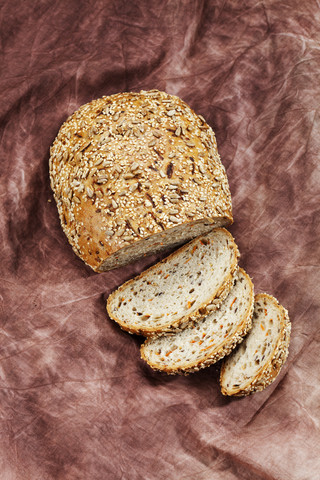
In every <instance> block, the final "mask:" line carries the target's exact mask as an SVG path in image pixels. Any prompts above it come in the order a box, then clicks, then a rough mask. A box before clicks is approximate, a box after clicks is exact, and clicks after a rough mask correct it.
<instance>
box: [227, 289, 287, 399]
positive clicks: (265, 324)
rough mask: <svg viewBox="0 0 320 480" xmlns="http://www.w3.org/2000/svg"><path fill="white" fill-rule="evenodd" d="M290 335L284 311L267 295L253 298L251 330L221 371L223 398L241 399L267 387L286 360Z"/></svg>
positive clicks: (285, 311)
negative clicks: (236, 397) (237, 397)
mask: <svg viewBox="0 0 320 480" xmlns="http://www.w3.org/2000/svg"><path fill="white" fill-rule="evenodd" d="M290 332H291V324H290V321H289V317H288V312H287V310H286V309H285V308H283V307H282V306H281V305H279V303H278V301H277V300H276V299H275V298H274V297H272V296H270V295H267V294H259V295H256V297H255V307H254V314H253V326H252V330H251V331H250V333H249V334H248V336H247V337H246V338H245V340H244V341H243V342H242V343H241V345H239V347H238V348H237V349H236V350H235V351H234V352H233V353H232V354H231V355H230V356H229V357H227V358H226V359H225V361H224V363H223V365H222V368H221V375H220V385H221V391H222V393H223V395H236V396H245V395H249V394H251V393H253V392H257V391H260V390H263V389H264V388H266V387H267V386H268V385H270V384H271V383H272V382H273V381H274V380H275V378H276V377H277V375H278V374H279V372H280V369H281V367H282V365H283V363H284V362H285V360H286V358H287V356H288V347H289V341H290Z"/></svg>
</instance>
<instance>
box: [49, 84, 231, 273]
mask: <svg viewBox="0 0 320 480" xmlns="http://www.w3.org/2000/svg"><path fill="white" fill-rule="evenodd" d="M50 154H51V156H50V177H51V186H52V189H53V192H54V197H55V199H56V202H57V206H58V211H59V216H60V221H61V225H62V228H63V230H64V232H65V233H66V235H67V237H68V240H69V242H70V244H71V245H72V247H73V249H74V251H75V253H76V254H77V255H79V256H80V257H81V258H82V259H83V260H84V261H85V262H86V263H87V264H88V265H90V266H91V267H92V268H93V269H94V270H96V271H102V270H106V269H109V268H115V267H116V266H119V265H120V264H125V263H128V261H130V260H131V259H133V258H134V252H130V247H131V246H134V245H135V243H139V240H142V239H147V238H151V240H150V242H149V243H147V244H145V245H144V246H143V249H142V250H141V251H140V250H139V251H137V253H136V255H135V256H142V255H143V254H144V253H146V252H147V253H153V252H154V251H157V250H159V249H160V248H161V247H162V246H161V239H160V242H159V239H157V242H153V240H152V237H153V235H154V234H164V238H163V242H162V243H163V248H164V247H166V246H167V247H168V246H171V244H172V243H174V242H175V243H176V244H179V243H180V244H181V243H182V242H183V241H187V240H189V239H191V238H192V237H190V236H189V237H188V226H189V225H192V224H193V223H194V222H196V221H199V220H201V219H204V220H205V222H206V223H207V224H209V225H210V223H211V224H212V227H214V226H215V225H216V224H218V225H228V224H230V223H231V222H232V209H231V196H230V190H229V186H228V181H227V177H226V173H225V169H224V167H223V165H222V164H221V162H220V158H219V155H218V151H217V145H216V140H215V136H214V133H213V131H212V129H211V128H210V127H209V126H208V125H207V124H206V122H205V121H204V120H203V119H202V117H199V116H198V115H196V114H195V113H194V112H193V110H192V109H191V108H190V107H188V106H187V105H186V104H185V103H184V102H183V101H182V100H180V99H179V98H178V97H175V96H172V95H168V94H166V93H164V92H158V91H157V90H153V91H149V92H140V93H133V92H131V93H120V94H117V95H112V96H109V97H102V98H100V99H97V100H94V101H92V102H90V103H88V104H86V105H83V106H82V107H81V108H80V109H79V110H78V111H77V112H75V113H74V114H73V115H71V116H70V117H69V118H68V119H67V121H66V122H65V123H64V124H63V125H62V127H61V128H60V131H59V133H58V135H57V138H56V140H55V141H54V143H53V146H52V147H51V150H50ZM180 225H181V226H185V227H186V228H182V230H181V232H178V233H179V235H178V236H177V238H176V239H175V240H173V239H171V237H170V235H171V233H170V232H171V229H173V228H174V227H177V226H180ZM208 228H210V227H208ZM168 232H169V235H167V233H168ZM197 234H198V233H197V231H196V230H194V232H193V236H196V235H197ZM155 243H157V245H155ZM122 249H126V250H125V251H124V252H123V253H122ZM131 250H132V249H131ZM119 252H120V253H121V254H120V253H119ZM118 253H119V258H118V259H117V258H116V257H117V254H118Z"/></svg>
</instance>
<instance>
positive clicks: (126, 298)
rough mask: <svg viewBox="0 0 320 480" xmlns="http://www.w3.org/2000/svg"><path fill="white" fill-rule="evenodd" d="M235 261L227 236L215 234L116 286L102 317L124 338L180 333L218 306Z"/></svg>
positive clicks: (234, 249) (236, 253)
mask: <svg viewBox="0 0 320 480" xmlns="http://www.w3.org/2000/svg"><path fill="white" fill-rule="evenodd" d="M238 257H239V251H238V247H237V245H236V244H235V241H234V239H233V237H232V235H231V234H230V233H229V232H228V231H227V230H225V229H224V228H217V229H215V230H213V231H212V232H210V233H208V234H207V235H203V236H201V237H198V238H196V239H195V240H193V241H191V242H190V243H188V244H187V245H184V246H183V247H181V248H180V249H179V250H177V251H175V252H174V253H172V254H171V255H169V257H167V258H165V259H164V260H162V261H161V262H159V263H157V264H156V265H153V266H152V267H150V268H149V269H148V270H146V271H145V272H143V273H142V274H141V275H139V276H138V277H135V278H134V279H132V280H129V281H128V282H126V283H124V284H123V285H122V286H120V287H119V288H118V289H117V290H116V291H115V292H113V293H112V294H111V295H110V296H109V298H108V302H107V310H108V314H109V316H110V317H111V318H112V319H113V320H115V321H116V322H117V323H118V324H119V325H120V326H121V328H123V329H124V330H126V331H128V332H130V333H137V334H141V335H145V336H158V335H162V334H164V333H166V332H173V331H178V330H181V329H183V328H185V327H186V326H187V324H188V322H190V321H195V320H196V319H197V318H199V317H201V316H202V315H203V314H204V313H206V312H207V311H209V310H213V309H216V308H217V307H218V306H219V305H220V304H221V303H222V301H223V300H224V298H225V297H226V296H227V294H228V292H229V291H230V289H231V287H232V285H233V281H234V276H235V273H236V270H237V266H238Z"/></svg>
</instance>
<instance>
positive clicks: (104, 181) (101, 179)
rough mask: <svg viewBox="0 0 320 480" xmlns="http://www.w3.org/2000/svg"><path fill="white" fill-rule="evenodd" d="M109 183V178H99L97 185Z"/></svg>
mask: <svg viewBox="0 0 320 480" xmlns="http://www.w3.org/2000/svg"><path fill="white" fill-rule="evenodd" d="M107 181H108V177H98V179H97V183H98V185H102V184H103V183H106V182H107Z"/></svg>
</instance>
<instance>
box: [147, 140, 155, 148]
mask: <svg viewBox="0 0 320 480" xmlns="http://www.w3.org/2000/svg"><path fill="white" fill-rule="evenodd" d="M155 144H156V141H155V140H151V141H150V142H149V143H148V147H154V146H155Z"/></svg>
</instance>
